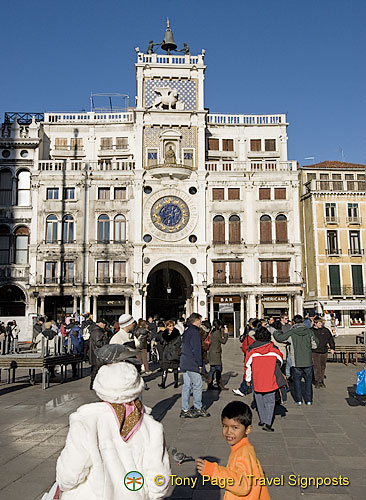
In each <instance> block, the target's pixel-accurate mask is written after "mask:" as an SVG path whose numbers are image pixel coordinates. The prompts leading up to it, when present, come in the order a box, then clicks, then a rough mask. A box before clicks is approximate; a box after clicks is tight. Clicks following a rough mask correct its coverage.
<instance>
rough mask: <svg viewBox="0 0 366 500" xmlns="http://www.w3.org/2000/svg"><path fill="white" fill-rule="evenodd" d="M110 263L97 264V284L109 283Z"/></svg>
mask: <svg viewBox="0 0 366 500" xmlns="http://www.w3.org/2000/svg"><path fill="white" fill-rule="evenodd" d="M109 281H110V280H109V262H108V261H101V262H97V283H109Z"/></svg>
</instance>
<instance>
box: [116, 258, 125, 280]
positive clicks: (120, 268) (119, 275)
mask: <svg viewBox="0 0 366 500" xmlns="http://www.w3.org/2000/svg"><path fill="white" fill-rule="evenodd" d="M113 282H114V283H125V282H126V262H124V261H115V262H113Z"/></svg>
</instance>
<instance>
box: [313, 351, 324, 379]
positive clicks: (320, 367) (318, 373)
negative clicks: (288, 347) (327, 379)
mask: <svg viewBox="0 0 366 500" xmlns="http://www.w3.org/2000/svg"><path fill="white" fill-rule="evenodd" d="M327 358H328V353H327V352H325V353H324V354H321V353H318V352H313V363H314V378H315V382H318V383H319V382H324V373H325V367H326V366H327Z"/></svg>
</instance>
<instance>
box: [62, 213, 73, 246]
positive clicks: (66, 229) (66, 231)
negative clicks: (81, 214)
mask: <svg viewBox="0 0 366 500" xmlns="http://www.w3.org/2000/svg"><path fill="white" fill-rule="evenodd" d="M62 243H74V217H73V216H72V215H65V217H64V218H63V220H62Z"/></svg>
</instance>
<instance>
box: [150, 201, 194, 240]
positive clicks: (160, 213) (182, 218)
mask: <svg viewBox="0 0 366 500" xmlns="http://www.w3.org/2000/svg"><path fill="white" fill-rule="evenodd" d="M151 220H152V222H153V224H154V225H155V227H157V228H158V229H160V231H163V232H165V233H176V232H178V231H181V230H182V229H183V228H184V227H185V226H186V225H187V224H188V221H189V209H188V206H187V204H186V202H185V201H183V200H182V199H181V198H178V197H177V196H164V197H163V198H160V199H159V200H158V201H156V202H155V203H154V205H153V206H152V208H151Z"/></svg>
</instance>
